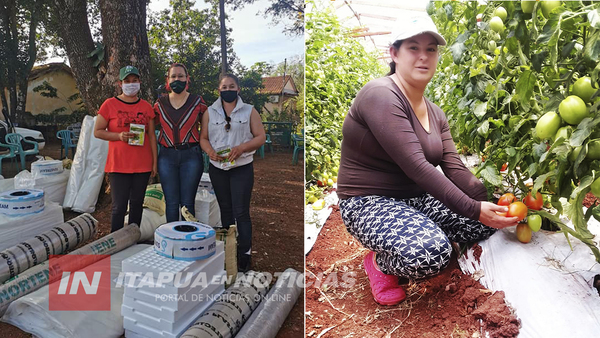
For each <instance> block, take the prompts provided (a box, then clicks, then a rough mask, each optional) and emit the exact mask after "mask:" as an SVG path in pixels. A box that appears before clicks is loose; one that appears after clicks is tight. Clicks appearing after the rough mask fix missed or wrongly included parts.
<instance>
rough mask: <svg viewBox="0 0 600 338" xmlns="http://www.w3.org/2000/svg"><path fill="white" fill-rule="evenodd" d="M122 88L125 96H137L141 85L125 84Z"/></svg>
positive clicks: (134, 83)
mask: <svg viewBox="0 0 600 338" xmlns="http://www.w3.org/2000/svg"><path fill="white" fill-rule="evenodd" d="M121 88H122V89H123V94H125V95H127V96H135V95H136V94H137V93H138V92H139V91H140V83H139V82H133V83H123V85H121Z"/></svg>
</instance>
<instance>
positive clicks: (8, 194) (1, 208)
mask: <svg viewBox="0 0 600 338" xmlns="http://www.w3.org/2000/svg"><path fill="white" fill-rule="evenodd" d="M43 210H44V191H43V190H40V189H16V190H9V191H5V192H3V193H1V194H0V213H3V214H5V215H8V216H23V215H29V214H35V213H38V212H41V211H43Z"/></svg>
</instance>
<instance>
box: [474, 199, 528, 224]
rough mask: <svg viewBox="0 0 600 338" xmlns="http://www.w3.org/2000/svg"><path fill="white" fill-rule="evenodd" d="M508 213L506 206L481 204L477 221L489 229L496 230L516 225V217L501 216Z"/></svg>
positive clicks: (489, 203) (488, 203)
mask: <svg viewBox="0 0 600 338" xmlns="http://www.w3.org/2000/svg"><path fill="white" fill-rule="evenodd" d="M521 204H522V203H521ZM508 211H509V208H508V207H507V206H503V205H496V204H494V203H491V202H481V212H480V213H479V221H480V222H481V223H483V224H485V225H487V226H489V227H491V228H496V229H503V228H508V227H511V226H515V225H517V222H518V217H507V216H503V215H502V214H503V213H507V212H508Z"/></svg>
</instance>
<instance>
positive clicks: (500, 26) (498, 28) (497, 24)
mask: <svg viewBox="0 0 600 338" xmlns="http://www.w3.org/2000/svg"><path fill="white" fill-rule="evenodd" d="M490 28H491V29H492V30H493V31H494V32H496V33H500V32H502V31H503V30H504V22H503V21H502V19H501V18H500V17H497V16H495V17H493V18H492V19H491V20H490Z"/></svg>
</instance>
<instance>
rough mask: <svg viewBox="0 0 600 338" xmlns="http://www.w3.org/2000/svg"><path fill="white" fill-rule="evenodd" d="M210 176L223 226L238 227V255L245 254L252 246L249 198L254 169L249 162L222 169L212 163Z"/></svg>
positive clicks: (209, 171) (209, 170) (252, 184)
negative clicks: (233, 225)
mask: <svg viewBox="0 0 600 338" xmlns="http://www.w3.org/2000/svg"><path fill="white" fill-rule="evenodd" d="M208 173H209V174H210V181H211V183H212V185H213V188H214V189H215V195H216V196H217V202H219V208H220V209H221V224H223V227H225V228H228V227H229V226H230V225H232V224H237V229H238V256H240V255H243V254H246V253H247V252H248V251H249V250H250V248H251V246H252V222H251V220H250V197H251V196H252V187H253V186H254V166H253V164H252V163H249V164H246V165H243V166H241V167H236V168H233V169H229V170H222V169H219V168H217V167H215V166H214V165H212V164H211V165H210V167H209V169H208Z"/></svg>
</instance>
